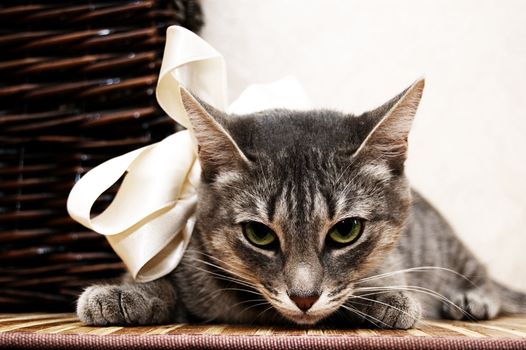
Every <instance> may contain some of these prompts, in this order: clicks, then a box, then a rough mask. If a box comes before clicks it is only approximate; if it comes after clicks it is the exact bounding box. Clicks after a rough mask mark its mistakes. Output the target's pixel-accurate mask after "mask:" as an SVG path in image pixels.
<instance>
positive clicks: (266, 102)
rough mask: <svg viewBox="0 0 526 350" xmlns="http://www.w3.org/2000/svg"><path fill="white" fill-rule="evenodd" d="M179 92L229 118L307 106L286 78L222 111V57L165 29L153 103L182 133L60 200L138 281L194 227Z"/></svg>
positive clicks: (158, 271)
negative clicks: (98, 207)
mask: <svg viewBox="0 0 526 350" xmlns="http://www.w3.org/2000/svg"><path fill="white" fill-rule="evenodd" d="M181 87H184V88H186V89H188V90H190V91H192V92H193V93H195V94H197V95H198V96H199V98H200V99H202V100H204V101H206V102H207V103H209V104H211V105H212V106H214V107H215V108H217V109H219V110H223V111H228V112H230V113H238V114H241V113H249V112H254V111H257V110H263V109H266V108H271V107H276V106H280V107H286V108H293V109H304V108H308V107H309V103H308V101H307V99H306V97H305V94H304V93H303V90H302V89H301V86H300V85H299V84H298V83H297V82H296V80H294V79H293V78H291V77H289V78H285V79H282V80H280V81H277V82H275V83H272V84H268V85H252V86H250V87H248V88H247V89H246V90H245V91H244V92H243V93H242V94H241V96H240V97H239V98H238V99H237V100H236V101H235V102H234V103H232V105H231V106H230V107H229V108H227V102H226V101H227V98H226V92H227V89H226V71H225V62H224V59H223V57H222V56H221V54H220V53H219V52H217V51H216V50H215V49H214V48H213V47H211V46H210V45H209V44H208V43H207V42H205V41H204V40H203V39H201V38H200V37H198V36H197V35H196V34H194V33H192V32H190V31H189V30H187V29H184V28H182V27H178V26H171V27H169V28H168V30H167V34H166V46H165V51H164V57H163V62H162V66H161V72H160V74H159V80H158V83H157V90H156V95H157V101H158V102H159V105H160V106H161V107H162V108H163V109H164V111H165V112H166V113H167V114H168V115H169V116H170V117H171V118H173V119H174V120H175V121H176V122H178V123H180V124H181V125H183V126H184V127H186V128H187V130H184V131H180V132H177V133H175V134H173V135H171V136H169V137H167V138H165V139H164V140H162V141H160V142H158V143H155V144H152V145H149V146H146V147H143V148H139V149H137V150H134V151H131V152H129V153H126V154H124V155H122V156H119V157H116V158H113V159H110V160H108V161H106V162H104V163H102V164H100V165H99V166H97V167H96V168H94V169H92V170H91V171H89V172H88V173H86V174H85V175H84V176H83V177H82V178H81V179H80V180H79V181H78V182H77V183H76V184H75V186H74V187H73V188H72V190H71V192H70V194H69V197H68V201H67V209H68V213H69V215H70V216H71V217H72V218H73V219H74V220H76V221H78V222H79V223H80V224H82V225H84V226H85V227H87V228H89V229H92V230H94V231H96V232H98V233H100V234H103V235H105V236H106V238H107V240H108V241H109V243H110V245H111V247H112V248H113V250H114V251H115V252H116V253H117V255H118V256H119V257H120V258H121V259H122V261H123V262H124V264H125V265H126V267H127V269H128V270H129V272H130V273H131V275H132V276H133V278H134V279H135V280H136V281H138V282H148V281H152V280H154V279H157V278H159V277H162V276H164V275H166V274H168V273H170V271H172V270H173V269H174V268H175V267H176V266H177V264H178V263H179V261H180V260H181V258H182V257H183V254H184V251H185V248H186V246H187V245H188V243H189V241H190V237H191V234H192V231H193V228H194V225H195V210H196V205H197V200H198V197H197V191H196V189H197V186H198V185H199V181H200V174H201V169H200V166H199V162H198V161H197V152H196V150H197V147H196V143H195V138H194V137H193V135H192V131H191V130H192V126H191V124H190V121H189V118H188V117H187V114H186V111H185V109H184V107H183V103H182V101H181V95H180V88H181ZM125 173H126V176H125V177H124V180H123V182H122V184H121V186H120V188H119V190H118V191H117V194H116V195H115V198H114V199H113V201H112V202H111V204H110V205H109V206H108V207H107V208H106V209H105V210H104V211H103V212H102V213H101V214H99V215H98V216H96V217H93V218H91V215H90V212H91V208H92V206H93V204H94V203H95V201H96V200H97V198H98V197H99V196H100V195H101V194H102V193H104V192H105V191H106V190H107V189H108V188H109V187H111V186H112V185H113V184H114V183H115V182H117V181H118V180H119V179H120V178H121V177H122V175H123V174H125Z"/></svg>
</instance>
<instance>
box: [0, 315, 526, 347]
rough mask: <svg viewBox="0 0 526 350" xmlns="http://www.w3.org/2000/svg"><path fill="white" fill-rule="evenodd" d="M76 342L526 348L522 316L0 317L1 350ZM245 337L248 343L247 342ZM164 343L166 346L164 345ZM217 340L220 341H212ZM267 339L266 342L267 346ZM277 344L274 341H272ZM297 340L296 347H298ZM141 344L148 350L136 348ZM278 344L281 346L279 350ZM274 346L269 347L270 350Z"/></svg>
mask: <svg viewBox="0 0 526 350" xmlns="http://www.w3.org/2000/svg"><path fill="white" fill-rule="evenodd" d="M68 335H69V337H68ZM72 335H76V336H72ZM177 336H179V337H177ZM79 339H83V341H84V343H83V344H84V345H86V346H85V347H82V346H77V348H78V349H82V348H86V349H88V348H97V346H102V347H105V348H119V349H120V348H122V349H125V348H129V347H130V346H132V345H133V346H132V347H133V348H137V349H142V348H152V347H151V345H152V344H153V345H155V344H157V345H162V344H164V345H170V346H167V347H162V346H156V347H155V348H171V349H175V348H178V347H181V348H209V349H212V348H214V349H215V348H218V349H219V348H225V349H226V348H233V349H234V348H236V349H237V348H250V349H256V348H268V346H269V344H270V345H272V344H274V345H277V346H278V347H283V348H291V347H290V346H289V345H291V344H288V343H287V339H293V341H294V342H296V343H294V344H295V345H294V344H292V345H294V346H292V348H297V347H298V346H300V345H301V344H300V343H301V342H305V344H307V346H309V347H310V345H315V344H316V346H315V348H324V346H323V345H324V344H325V345H331V346H330V347H336V348H338V346H337V344H339V343H338V342H342V339H343V340H345V341H344V342H343V343H342V344H344V345H345V347H343V348H347V346H350V345H353V348H358V349H365V348H367V349H368V348H382V344H383V345H384V347H383V348H386V349H387V348H392V347H393V346H395V347H396V348H411V349H413V348H421V347H426V348H437V349H439V348H440V349H442V348H448V349H455V348H458V349H461V348H473V349H484V348H486V349H489V348H492V349H493V348H508V349H515V348H525V349H526V315H524V316H506V317H500V318H498V319H496V320H491V321H482V322H476V323H475V322H461V321H442V320H440V321H436V320H432V321H431V320H426V321H422V322H421V324H419V325H418V326H417V327H416V328H414V329H410V330H406V331H402V330H376V329H319V328H310V329H303V328H287V329H285V328H278V327H250V326H239V325H187V324H169V325H159V326H145V327H88V326H85V325H83V324H82V323H81V322H80V321H79V320H78V319H77V317H76V316H75V315H74V314H71V313H61V314H58V313H57V314H51V313H27V314H0V348H11V347H12V346H13V344H14V343H13V342H18V343H17V344H18V345H20V344H22V343H23V344H26V345H28V348H29V347H31V348H33V347H34V346H35V344H41V345H42V344H44V345H45V346H43V347H40V348H43V349H44V348H45V349H47V348H57V349H58V348H67V347H69V346H76V345H75V344H72V343H71V341H78V340H79ZM85 339H89V342H88V343H85ZM116 339H121V340H122V341H123V343H122V344H121V345H122V346H121V347H119V346H117V347H112V344H113V345H116V344H117V343H119V342H118V341H117V343H115V342H116ZM207 339H208V340H207ZM247 339H248V340H249V342H248V343H247ZM49 340H51V343H53V344H54V345H55V346H54V347H49V345H50V343H49V342H48V341H49ZM105 340H108V342H105ZM281 340H283V341H285V343H280V341H281ZM129 341H132V343H127V342H129ZM164 341H167V342H168V343H166V344H165V343H164ZM173 341H176V343H173ZM177 341H183V343H182V344H179V343H177ZM203 341H204V343H203ZM218 341H219V343H217V342H218ZM268 341H271V342H270V343H268ZM276 341H277V343H275V342H276ZM298 341H299V342H300V343H298ZM20 342H22V343H20ZM42 342H44V343H42ZM64 342H66V343H67V346H65V345H64V344H66V343H64ZM68 342H69V343H68ZM159 342H160V343H159ZM185 342H190V343H185ZM214 342H215V343H214ZM250 342H255V343H254V344H256V345H257V344H260V345H262V346H260V347H258V346H255V345H254V344H252V343H250ZM371 342H372V343H371ZM143 343H144V344H146V345H148V346H147V347H143V346H141V344H143ZM384 343H385V344H384ZM23 344H22V345H23ZM119 344H120V343H119ZM144 344H143V345H144ZM177 344H179V345H177ZM214 344H215V346H214ZM265 344H266V345H265ZM280 344H281V345H283V346H279V345H280ZM287 344H288V345H287ZM305 344H304V345H305ZM320 344H321V345H320ZM360 344H361V347H360ZM364 344H369V345H370V344H373V345H375V346H374V347H363V345H364ZM386 344H387V345H386ZM29 345H31V346H29ZM60 345H64V346H60ZM189 345H192V346H189ZM198 345H199V346H198ZM232 345H235V346H232ZM241 345H242V346H241ZM263 345H265V346H263ZM274 345H272V346H273V347H275V346H274ZM409 345H411V346H409ZM236 346H237V347H236ZM37 348H38V347H37ZM300 348H302V347H300Z"/></svg>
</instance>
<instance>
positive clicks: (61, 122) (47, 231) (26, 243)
mask: <svg viewBox="0 0 526 350" xmlns="http://www.w3.org/2000/svg"><path fill="white" fill-rule="evenodd" d="M3 3H4V4H3V5H0V28H1V29H0V30H1V32H0V50H1V52H2V59H3V61H2V62H0V130H1V131H0V145H1V146H0V286H1V287H0V311H16V310H19V311H22V310H26V311H27V310H53V311H56V310H71V309H73V307H74V300H75V298H76V296H77V295H78V294H79V291H80V290H81V289H82V288H83V287H85V286H86V285H87V284H90V283H92V282H93V281H96V280H101V279H103V280H104V279H111V278H114V277H115V276H117V275H119V274H121V273H122V272H123V271H124V268H123V264H122V263H121V262H120V260H119V259H118V257H117V256H116V255H115V254H114V253H113V251H112V250H111V249H110V247H109V246H108V244H107V243H106V240H105V239H104V237H102V236H100V235H98V234H97V233H94V232H90V231H88V230H86V229H85V228H83V227H82V226H80V225H78V224H76V223H75V222H74V221H73V220H71V219H70V218H69V216H68V214H67V212H66V208H65V206H66V198H67V195H68V193H69V190H70V189H71V187H72V186H73V184H74V182H75V181H76V180H77V179H78V178H79V177H80V176H82V175H83V174H84V173H86V171H88V170H89V169H91V168H92V167H94V166H96V165H98V164H100V163H101V162H103V161H105V160H107V159H109V158H112V157H114V156H117V155H119V154H122V153H125V152H127V151H130V150H132V149H135V148H138V147H141V146H144V145H146V144H150V143H153V142H157V141H159V140H161V139H162V138H164V137H166V136H168V135H169V134H171V133H173V132H174V131H175V129H176V126H175V124H174V123H173V121H172V120H171V119H169V118H168V117H167V116H166V115H165V114H164V113H163V112H162V110H161V109H160V107H159V106H158V105H157V103H156V101H155V94H154V90H155V84H156V81H157V73H158V71H159V68H160V63H161V58H162V49H163V48H164V34H165V31H166V27H167V26H169V25H172V24H179V25H183V26H185V27H187V28H189V29H191V30H194V31H196V30H198V29H199V28H200V27H201V24H202V20H201V12H200V8H199V6H198V4H197V3H196V1H192V0H180V1H153V0H134V1H111V0H109V1H108V0H107V1H43V0H42V1H16V2H15V1H13V2H3ZM114 192H115V188H113V189H110V190H109V191H107V193H105V194H103V195H102V196H101V197H100V198H99V200H98V202H97V207H96V208H95V212H96V211H100V210H102V209H103V208H104V207H105V206H106V205H107V204H108V203H109V202H110V201H111V199H112V198H113V194H114Z"/></svg>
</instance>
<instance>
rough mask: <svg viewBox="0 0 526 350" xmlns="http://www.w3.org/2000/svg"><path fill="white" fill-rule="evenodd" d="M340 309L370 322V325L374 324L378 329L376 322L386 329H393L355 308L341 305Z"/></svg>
mask: <svg viewBox="0 0 526 350" xmlns="http://www.w3.org/2000/svg"><path fill="white" fill-rule="evenodd" d="M342 307H343V308H344V309H346V310H348V311H351V312H352V313H354V314H356V315H358V316H362V318H363V319H364V320H366V321H369V322H371V323H372V324H374V325H375V326H377V327H378V324H377V323H376V322H378V323H381V324H383V325H384V326H385V327H386V328H393V327H391V326H390V325H388V324H387V323H385V322H383V321H382V320H379V319H377V318H376V317H374V316H371V315H368V314H366V313H365V312H362V311H360V310H358V309H357V308H355V307H353V306H351V305H345V304H344V305H342Z"/></svg>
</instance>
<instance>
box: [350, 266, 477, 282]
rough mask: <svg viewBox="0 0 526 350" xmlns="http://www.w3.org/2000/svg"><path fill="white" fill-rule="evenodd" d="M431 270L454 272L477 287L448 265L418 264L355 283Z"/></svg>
mask: <svg viewBox="0 0 526 350" xmlns="http://www.w3.org/2000/svg"><path fill="white" fill-rule="evenodd" d="M430 270H436V271H445V272H449V273H452V274H454V275H456V276H458V277H461V278H462V279H464V280H466V281H467V282H469V283H470V284H472V285H473V286H474V287H477V285H476V284H475V283H474V282H473V281H472V280H470V279H469V278H468V277H467V276H465V275H463V274H461V273H460V272H457V271H455V270H452V269H449V268H447V267H440V266H417V267H411V268H408V269H401V270H396V271H391V272H386V273H382V274H378V275H374V276H369V277H365V278H361V279H359V280H357V281H354V283H356V284H359V283H364V282H368V281H372V280H376V279H381V278H386V277H390V276H393V275H397V274H402V273H406V272H424V271H430Z"/></svg>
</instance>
